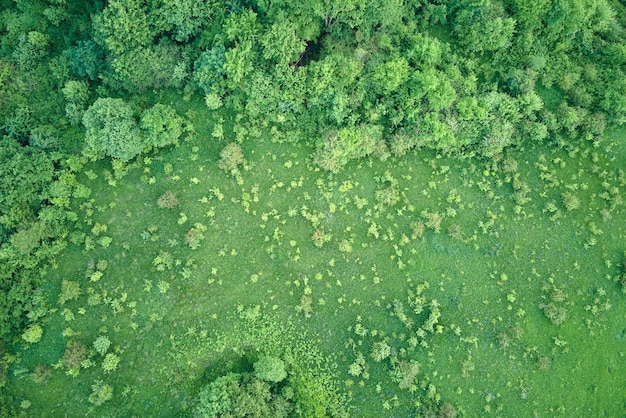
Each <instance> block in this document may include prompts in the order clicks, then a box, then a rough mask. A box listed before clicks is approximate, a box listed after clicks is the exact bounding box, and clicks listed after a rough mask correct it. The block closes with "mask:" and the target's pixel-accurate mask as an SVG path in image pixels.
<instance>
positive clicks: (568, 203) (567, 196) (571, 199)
mask: <svg viewBox="0 0 626 418" xmlns="http://www.w3.org/2000/svg"><path fill="white" fill-rule="evenodd" d="M561 198H562V199H563V206H565V209H567V210H568V211H572V210H576V209H578V208H579V207H580V199H579V198H578V196H576V195H575V194H574V193H571V192H565V193H563V194H562V195H561Z"/></svg>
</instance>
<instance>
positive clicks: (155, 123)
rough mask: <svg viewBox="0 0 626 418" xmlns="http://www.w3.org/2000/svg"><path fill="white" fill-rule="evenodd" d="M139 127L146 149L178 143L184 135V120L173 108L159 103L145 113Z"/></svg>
mask: <svg viewBox="0 0 626 418" xmlns="http://www.w3.org/2000/svg"><path fill="white" fill-rule="evenodd" d="M139 127H140V128H141V132H142V134H143V143H144V148H145V149H153V148H161V147H165V146H167V145H171V144H177V143H178V138H179V137H180V136H181V134H182V133H183V118H181V117H180V116H178V115H177V114H176V111H175V110H174V109H173V108H172V107H171V106H168V105H163V104H160V103H158V104H156V105H154V106H153V107H151V108H150V109H146V110H144V111H143V113H142V114H141V120H140V122H139Z"/></svg>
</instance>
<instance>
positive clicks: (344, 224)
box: [10, 103, 626, 416]
mask: <svg viewBox="0 0 626 418" xmlns="http://www.w3.org/2000/svg"><path fill="white" fill-rule="evenodd" d="M181 106H183V105H181ZM191 107H192V109H193V110H194V111H195V112H196V113H195V116H193V119H192V121H193V123H194V126H195V127H196V130H197V135H196V136H195V138H191V139H189V140H188V141H186V142H184V143H182V144H181V145H180V146H178V147H176V148H172V149H169V150H165V151H163V152H161V153H160V154H158V155H153V156H148V157H143V158H140V159H139V160H138V161H137V162H135V163H133V164H131V166H129V169H128V173H127V174H126V175H125V176H123V177H121V178H117V179H116V178H115V175H114V170H113V169H112V168H111V166H110V163H108V162H101V163H97V164H91V165H89V166H88V167H86V169H85V172H86V173H88V174H85V175H81V176H79V181H80V182H81V183H83V184H85V185H86V186H88V187H89V188H91V190H92V195H91V198H90V199H88V200H85V201H80V202H76V204H75V206H76V207H75V210H76V212H77V213H78V214H79V219H80V220H79V222H78V224H77V229H78V231H82V232H83V233H84V234H85V235H84V236H83V237H80V236H78V234H77V235H76V237H75V242H76V243H75V244H73V245H70V246H69V247H68V249H67V251H66V252H65V254H64V255H63V256H62V257H61V258H60V259H59V260H58V261H57V265H56V266H55V267H56V268H54V269H51V270H50V272H49V274H50V277H51V279H52V280H51V282H52V283H58V287H57V288H56V289H49V290H50V292H49V294H50V295H51V296H50V302H51V304H52V305H56V308H57V311H56V312H55V313H54V314H53V315H52V316H51V317H50V320H49V323H48V324H47V325H46V328H45V330H44V335H43V338H42V340H41V342H39V343H37V344H34V345H32V346H31V347H25V349H24V350H23V352H22V354H21V355H22V357H23V361H22V363H21V368H20V369H19V370H13V377H12V381H11V383H10V390H11V391H12V392H13V393H14V394H15V395H16V396H17V397H18V398H19V399H23V400H28V401H30V403H31V404H30V406H29V408H28V409H27V410H26V411H25V413H26V414H27V415H33V416H56V415H59V414H67V415H70V416H75V415H84V414H85V413H86V411H89V413H95V414H98V415H104V416H121V415H124V416H132V415H142V416H174V415H179V414H180V413H183V412H184V411H186V410H187V408H188V407H189V406H190V405H191V404H192V401H191V400H192V397H193V396H195V394H196V393H197V390H198V388H199V387H200V386H201V385H202V384H204V383H206V382H207V381H209V380H210V379H211V377H215V376H217V375H218V374H220V373H222V372H224V371H226V370H228V369H229V368H237V367H245V365H242V364H240V363H238V362H239V360H238V359H239V358H240V357H239V354H241V353H245V352H246V345H245V343H244V342H242V341H253V340H256V341H257V342H258V341H263V342H264V343H267V344H268V346H271V345H272V344H274V345H276V346H278V345H280V344H281V342H282V343H285V342H289V344H294V346H297V345H298V343H297V341H304V340H306V344H308V345H307V346H306V347H311V346H312V347H316V348H317V349H318V350H320V351H321V352H322V353H324V354H325V355H326V356H327V357H328V359H329V361H328V364H327V365H324V364H325V363H321V364H322V366H320V367H324V368H328V371H330V372H331V374H332V375H334V376H335V377H336V378H337V385H338V386H339V387H340V388H341V389H342V390H345V391H346V392H347V393H348V394H349V395H350V396H351V397H352V399H353V402H352V408H353V409H352V411H351V415H353V416H410V415H411V414H414V413H415V411H416V409H417V411H418V412H420V413H424V412H425V411H426V410H427V409H429V408H431V409H432V408H435V406H434V405H435V404H437V403H439V404H441V403H442V402H449V403H451V404H453V405H455V406H456V408H457V410H458V411H459V412H461V413H464V414H465V415H467V416H477V415H484V414H494V415H507V416H525V415H530V414H531V413H536V414H538V415H539V416H544V415H549V416H577V415H587V416H600V415H608V416H618V415H621V414H623V412H624V408H625V401H626V394H625V393H624V390H623V388H624V387H626V377H625V376H626V373H625V372H626V370H625V367H624V364H625V363H624V361H623V357H624V353H625V352H626V346H625V344H626V337H625V334H626V329H624V320H625V319H626V315H625V314H624V312H626V302H625V298H624V295H623V294H622V292H621V289H620V287H619V284H618V283H617V282H616V280H615V279H614V278H615V277H616V276H617V274H618V273H619V268H620V267H619V266H620V264H621V262H622V258H623V256H624V254H623V252H624V241H623V237H624V236H626V230H625V229H626V225H625V223H624V219H625V217H624V207H623V204H622V203H621V197H620V196H621V195H622V193H623V191H624V178H623V171H620V170H623V168H624V163H625V162H624V160H623V155H624V153H623V152H620V149H619V148H618V146H614V147H613V148H611V149H610V151H609V152H608V153H607V154H606V156H605V153H604V152H603V151H602V150H601V149H593V148H590V147H588V146H587V144H582V145H579V146H576V147H572V149H571V150H570V151H569V152H566V151H561V150H556V149H555V150H550V149H548V150H545V148H544V149H543V150H542V151H539V150H536V149H534V148H532V147H529V148H528V149H525V150H512V151H511V152H510V153H509V154H507V155H506V156H505V157H504V158H503V160H502V161H501V162H500V163H499V164H497V165H496V164H494V165H493V166H492V167H483V166H479V165H478V164H477V163H476V162H471V161H460V162H459V161H458V160H454V159H449V158H446V157H442V156H438V155H436V154H434V153H430V152H421V153H420V154H411V155H408V156H406V157H404V158H390V159H389V160H387V161H386V162H378V161H376V162H372V161H360V162H357V163H351V164H349V165H348V166H347V167H346V169H345V170H344V171H343V172H341V173H340V174H337V175H332V174H328V173H325V172H321V171H319V170H318V169H316V168H315V167H314V166H313V165H312V163H311V161H310V159H309V157H308V156H309V155H310V150H309V149H306V148H305V147H302V146H294V145H288V144H279V143H275V142H272V140H271V138H270V137H269V136H263V137H262V138H261V139H260V140H258V141H254V142H253V141H249V142H246V143H244V144H243V148H244V155H245V159H246V162H245V164H244V167H243V169H242V170H241V173H240V176H238V177H234V176H230V175H228V174H226V173H224V172H223V171H222V170H220V169H219V168H218V167H217V160H218V158H219V155H218V154H219V150H220V149H221V148H222V147H223V146H224V145H225V144H226V143H227V142H230V140H229V139H228V137H229V134H228V130H227V133H226V137H227V139H226V140H224V141H216V140H215V139H214V138H212V137H211V132H212V130H213V125H214V123H215V121H216V120H217V118H216V117H215V115H209V114H208V113H207V111H206V110H205V109H204V108H202V107H201V106H200V105H199V104H198V103H192V104H191ZM178 110H179V112H180V113H181V114H182V113H184V111H186V109H184V107H181V108H180V109H178ZM225 119H227V120H228V119H229V118H228V117H225ZM225 125H226V126H228V122H227V123H226V124H225ZM623 134H624V133H623V132H621V133H620V132H617V131H616V132H615V133H613V134H612V135H613V136H609V138H608V139H607V141H611V140H616V139H619V135H623ZM621 142H622V143H623V142H624V141H623V140H621ZM612 155H613V156H612ZM167 190H171V191H173V192H174V193H176V197H177V199H178V200H179V205H178V206H176V207H175V208H173V209H162V208H159V207H158V206H157V200H158V199H159V197H160V196H162V195H163V193H164V192H166V191H167ZM572 196H574V197H572ZM105 227H106V228H105ZM192 229H195V230H196V233H198V232H200V233H201V235H203V238H201V239H199V241H198V248H197V249H191V248H190V247H189V245H188V244H187V243H186V242H185V240H186V237H187V240H189V238H188V237H189V231H190V230H192ZM85 238H87V241H85ZM109 238H110V240H109ZM90 241H91V244H90ZM109 241H110V242H109ZM103 260H104V261H106V263H102V261H103ZM105 264H106V265H105ZM103 266H104V267H103ZM97 272H101V273H102V274H101V275H100V274H96V275H95V276H94V273H97ZM63 279H65V280H69V281H74V282H76V283H78V284H79V285H80V289H81V294H80V296H78V297H76V298H75V299H70V300H68V301H67V302H65V303H64V304H63V305H60V304H57V303H56V301H57V298H58V295H59V293H60V292H61V287H60V286H61V285H60V284H61V281H62V280H63ZM418 287H421V288H422V292H421V293H419V294H420V295H421V296H423V299H424V304H425V309H424V310H423V312H422V313H420V314H416V313H414V312H413V311H412V310H411V307H410V306H411V305H410V302H409V300H408V299H407V298H408V295H409V292H416V289H417V288H418ZM397 301H399V302H402V304H403V307H404V310H405V312H406V313H407V316H406V319H405V321H403V320H402V315H401V313H400V310H399V308H398V306H399V304H398V303H397ZM433 301H436V305H437V306H439V309H440V311H441V317H440V318H438V319H437V320H436V321H435V327H433V331H432V332H426V333H425V335H423V336H421V337H419V338H417V340H416V341H411V337H414V338H415V334H416V329H418V328H419V327H420V326H422V324H424V323H425V321H427V320H428V315H429V313H432V311H433V306H434V305H433ZM257 305H258V306H259V312H263V313H264V315H266V316H267V317H268V318H270V319H269V322H270V323H271V324H272V325H271V326H269V327H268V328H263V327H261V328H260V329H263V330H264V331H260V332H258V333H255V332H256V331H254V330H255V329H257V328H255V327H256V326H252V325H251V326H247V325H246V324H247V322H246V320H243V319H242V316H246V315H248V314H252V315H253V316H254V315H256V313H255V312H256V311H255V309H254V307H255V306H257ZM394 309H395V311H394ZM394 312H395V313H394ZM550 313H553V314H554V317H558V316H559V315H560V316H561V319H563V318H562V317H566V319H565V320H564V322H562V324H560V325H555V324H553V323H551V322H550V320H548V318H547V317H546V316H547V314H550ZM554 317H553V318H554ZM555 321H556V322H560V319H558V318H556V319H555ZM403 322H405V323H403ZM407 323H410V325H407ZM357 324H359V325H357ZM283 325H284V326H285V327H286V328H285V329H282V328H281V327H282V326H283ZM437 325H440V326H441V328H440V329H437ZM363 329H366V330H367V331H366V332H365V331H363ZM277 330H278V331H277ZM305 330H306V331H307V332H308V333H307V334H306V335H305V334H304V332H305ZM99 335H104V336H107V337H108V338H109V339H110V341H111V343H112V344H111V348H110V349H109V352H110V353H115V355H116V356H118V357H119V360H120V362H119V365H118V366H117V368H116V369H115V370H113V371H111V372H108V373H107V372H105V371H103V369H102V367H101V364H102V362H103V359H102V358H101V357H100V356H99V355H94V354H93V353H91V357H90V358H91V359H92V360H93V365H91V366H90V367H87V368H82V369H81V370H80V372H79V373H78V375H77V376H76V377H72V376H70V375H67V374H66V373H65V371H66V369H65V368H64V367H63V366H62V364H61V363H60V362H59V359H61V357H62V356H63V353H64V350H65V346H66V343H67V342H68V341H71V340H76V341H81V342H82V343H83V344H85V345H86V346H91V344H92V343H93V341H94V340H95V339H96V338H97V337H98V336H99ZM280 335H283V337H280ZM281 338H282V339H281ZM380 342H384V343H385V344H387V345H388V346H389V347H390V349H391V354H392V356H393V355H396V356H397V357H398V358H399V359H400V360H405V361H407V362H408V361H409V360H413V361H415V362H417V363H419V373H418V374H417V376H416V377H415V379H413V380H412V381H411V384H412V386H413V387H412V389H411V390H401V389H400V388H399V386H398V383H397V382H394V381H393V380H392V378H391V375H390V373H389V370H390V369H391V368H392V367H393V366H392V362H391V361H390V360H389V358H384V359H383V360H382V361H380V362H376V361H374V359H373V358H372V352H373V351H374V347H375V345H376V344H377V343H380ZM250 344H252V343H250ZM359 355H362V356H363V359H364V360H365V361H364V363H363V364H362V365H361V366H360V367H361V368H360V369H359V371H358V373H357V370H356V369H354V370H353V369H350V366H351V364H353V363H354V362H355V360H356V359H357V358H358V357H359ZM38 364H47V365H49V367H50V368H51V373H50V377H49V380H47V383H43V384H40V385H38V386H36V387H35V389H36V390H35V389H33V383H32V382H31V378H30V377H29V376H30V374H31V373H32V371H33V370H34V369H35V367H36V366H37V365H38ZM87 365H89V364H87ZM333 365H334V366H336V369H335V368H334V366H333ZM349 370H350V371H351V373H349ZM190 377H191V378H190ZM100 379H101V380H103V381H105V382H106V383H107V384H109V385H111V386H112V387H113V391H114V392H113V401H112V402H107V403H105V404H103V405H102V406H99V407H94V406H92V405H91V404H90V403H89V402H88V400H87V398H88V396H89V394H90V393H91V385H92V384H93V383H94V381H95V380H100Z"/></svg>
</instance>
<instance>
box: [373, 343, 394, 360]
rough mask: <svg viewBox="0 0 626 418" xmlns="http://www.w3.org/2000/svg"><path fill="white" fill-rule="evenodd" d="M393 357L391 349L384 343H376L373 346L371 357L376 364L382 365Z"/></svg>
mask: <svg viewBox="0 0 626 418" xmlns="http://www.w3.org/2000/svg"><path fill="white" fill-rule="evenodd" d="M390 355H391V347H390V346H389V344H387V343H386V342H384V341H376V342H375V343H374V344H373V345H372V352H371V356H372V358H373V359H374V361H375V362H377V363H380V362H381V361H383V360H384V359H386V358H387V357H389V356H390Z"/></svg>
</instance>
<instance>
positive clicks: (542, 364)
mask: <svg viewBox="0 0 626 418" xmlns="http://www.w3.org/2000/svg"><path fill="white" fill-rule="evenodd" d="M537 366H538V367H539V369H540V370H549V369H550V367H551V366H552V360H550V357H548V356H544V355H543V354H540V355H539V356H537Z"/></svg>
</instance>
